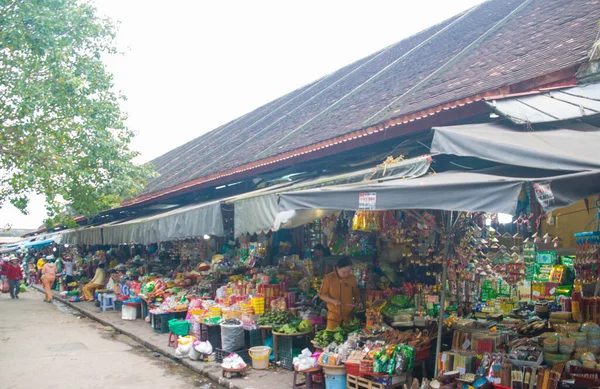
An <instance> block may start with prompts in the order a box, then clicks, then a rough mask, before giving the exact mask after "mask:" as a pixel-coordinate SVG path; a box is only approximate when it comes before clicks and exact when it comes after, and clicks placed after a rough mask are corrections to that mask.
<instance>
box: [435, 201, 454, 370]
mask: <svg viewBox="0 0 600 389" xmlns="http://www.w3.org/2000/svg"><path fill="white" fill-rule="evenodd" d="M452 217H453V211H450V213H449V214H448V220H447V223H446V247H445V250H444V262H443V263H442V292H441V296H440V312H439V317H438V333H437V339H436V341H437V342H436V348H435V377H437V375H438V363H439V360H440V352H441V351H442V333H443V328H444V313H445V309H444V304H446V280H447V278H448V259H449V258H448V257H449V256H450V243H451V241H452V230H453V228H452Z"/></svg>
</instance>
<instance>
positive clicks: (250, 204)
mask: <svg viewBox="0 0 600 389" xmlns="http://www.w3.org/2000/svg"><path fill="white" fill-rule="evenodd" d="M430 165H431V158H430V157H429V156H423V157H418V158H412V159H408V160H405V161H401V162H398V163H394V164H390V165H388V166H386V167H385V168H384V167H382V166H381V167H379V168H372V169H364V170H360V171H356V172H351V173H346V174H339V175H335V176H327V177H319V178H316V179H312V180H308V181H302V182H299V183H295V184H289V185H281V186H277V187H273V188H266V189H265V190H261V191H256V192H253V193H250V194H243V195H240V196H237V197H235V198H233V199H232V200H229V201H228V202H229V203H233V204H234V209H235V211H234V235H235V237H236V238H237V237H239V236H240V235H243V234H260V233H266V232H268V231H271V230H272V231H277V230H278V229H280V228H294V227H298V226H301V225H304V224H306V223H310V222H312V221H314V220H316V219H320V218H322V217H324V216H327V215H330V214H331V213H333V212H334V211H333V210H302V211H300V210H298V211H291V212H288V213H283V214H279V207H278V205H277V200H278V199H277V194H278V193H284V192H287V191H295V190H302V189H309V188H318V187H322V186H330V185H341V184H349V183H357V182H362V181H365V180H368V179H370V178H381V177H390V176H398V177H420V176H422V175H424V174H426V173H427V171H428V170H429V166H430Z"/></svg>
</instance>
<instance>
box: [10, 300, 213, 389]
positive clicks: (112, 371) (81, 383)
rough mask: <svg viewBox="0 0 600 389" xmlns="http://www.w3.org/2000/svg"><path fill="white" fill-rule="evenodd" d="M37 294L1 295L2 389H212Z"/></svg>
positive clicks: (171, 362) (196, 376)
mask: <svg viewBox="0 0 600 389" xmlns="http://www.w3.org/2000/svg"><path fill="white" fill-rule="evenodd" d="M42 300H43V295H42V294H40V293H38V292H36V291H33V290H31V291H29V292H27V293H22V294H21V295H20V299H18V300H12V299H11V298H10V296H9V295H7V294H1V295H0V388H1V389H21V388H23V389H24V388H28V389H29V388H35V389H53V388H56V389H59V388H60V389H70V388H74V389H75V388H85V389H93V388H103V389H106V388H111V389H113V388H114V389H120V388H123V389H126V388H142V389H153V388H160V389H163V388H164V389H183V388H190V387H192V388H194V387H196V388H202V389H209V388H210V389H216V388H217V387H216V386H215V385H213V384H211V383H209V382H208V381H207V380H206V379H205V378H204V377H200V376H198V375H196V374H195V373H192V372H191V371H190V370H188V369H185V368H183V367H181V366H179V365H178V364H176V363H174V362H173V361H171V360H169V359H167V358H164V357H162V356H159V357H157V356H155V354H154V353H153V352H151V351H149V350H147V349H145V348H144V347H142V346H140V345H139V344H137V343H135V342H134V341H133V340H132V339H130V338H128V337H125V336H123V335H118V334H116V333H115V332H114V331H113V329H112V327H107V328H105V327H103V326H102V325H100V324H98V323H96V322H93V321H91V320H89V319H86V318H84V317H79V316H77V315H76V314H74V313H73V312H71V311H70V310H69V309H68V308H67V307H66V306H65V305H64V304H61V303H58V302H55V303H53V304H47V303H44V302H43V301H42Z"/></svg>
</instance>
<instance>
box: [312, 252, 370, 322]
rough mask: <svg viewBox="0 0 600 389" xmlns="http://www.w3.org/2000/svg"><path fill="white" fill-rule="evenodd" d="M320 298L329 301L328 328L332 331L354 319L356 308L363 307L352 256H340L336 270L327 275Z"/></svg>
mask: <svg viewBox="0 0 600 389" xmlns="http://www.w3.org/2000/svg"><path fill="white" fill-rule="evenodd" d="M319 298H320V299H321V300H323V301H325V303H327V329H328V330H330V331H331V330H334V329H336V328H337V327H339V326H341V325H342V324H344V323H346V322H349V321H350V320H352V318H353V316H354V314H353V312H354V310H355V308H356V309H359V310H360V309H362V305H363V304H362V301H361V299H360V292H359V290H358V285H357V283H356V277H355V276H354V274H353V273H352V261H351V260H350V258H348V257H342V258H340V259H339V260H338V262H337V265H336V266H335V269H334V271H333V272H331V273H329V274H327V275H326V276H325V278H324V279H323V285H321V291H320V292H319Z"/></svg>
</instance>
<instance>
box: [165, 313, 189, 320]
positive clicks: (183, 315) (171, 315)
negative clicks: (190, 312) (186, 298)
mask: <svg viewBox="0 0 600 389" xmlns="http://www.w3.org/2000/svg"><path fill="white" fill-rule="evenodd" d="M186 317H187V311H179V312H169V320H171V319H185V318H186Z"/></svg>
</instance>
